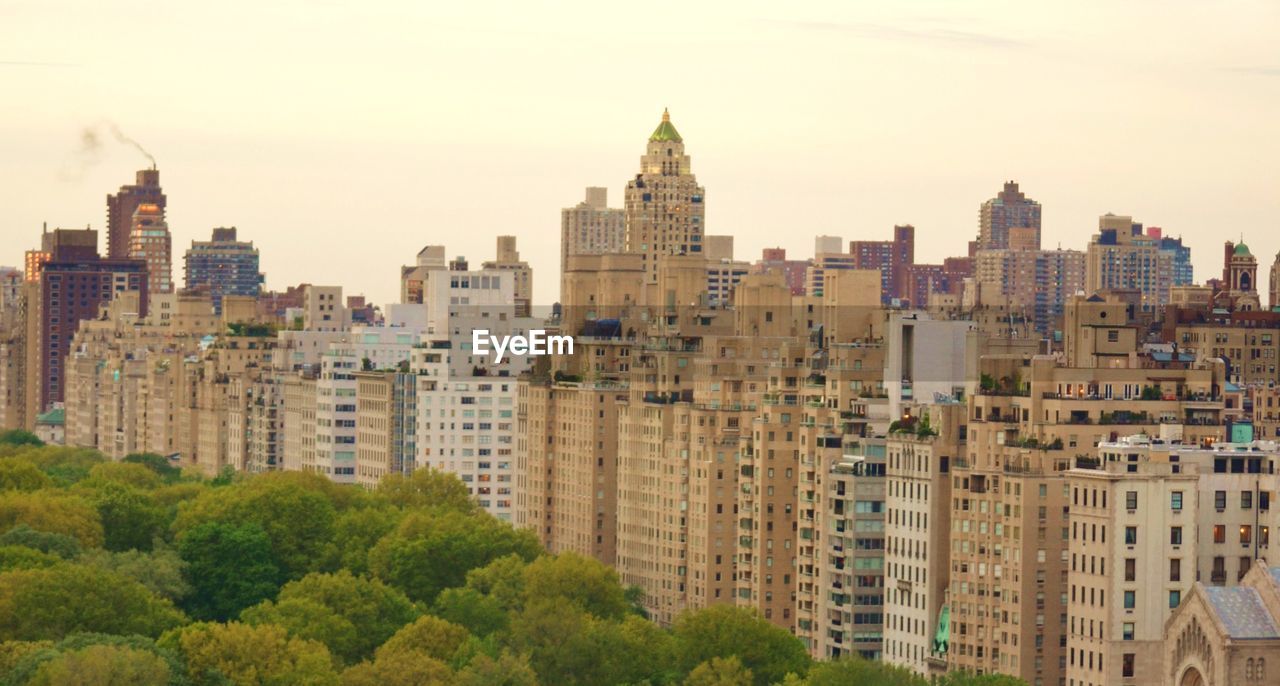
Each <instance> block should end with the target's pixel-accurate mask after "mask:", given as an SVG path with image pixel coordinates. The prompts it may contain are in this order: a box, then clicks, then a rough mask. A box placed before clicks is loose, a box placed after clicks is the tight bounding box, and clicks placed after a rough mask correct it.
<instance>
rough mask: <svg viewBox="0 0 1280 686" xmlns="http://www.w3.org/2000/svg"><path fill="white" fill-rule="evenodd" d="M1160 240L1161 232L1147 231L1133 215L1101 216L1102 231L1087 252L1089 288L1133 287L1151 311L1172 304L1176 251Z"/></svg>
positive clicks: (1090, 290)
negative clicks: (1153, 233) (1162, 247)
mask: <svg viewBox="0 0 1280 686" xmlns="http://www.w3.org/2000/svg"><path fill="white" fill-rule="evenodd" d="M1160 241H1161V236H1160V235H1158V232H1157V235H1152V234H1150V233H1144V232H1143V230H1142V224H1139V223H1136V222H1134V221H1133V218H1132V217H1125V216H1117V215H1114V214H1110V213H1108V214H1105V215H1103V216H1102V217H1100V218H1099V219H1098V233H1096V234H1094V236H1093V238H1092V239H1091V240H1090V241H1089V248H1088V251H1087V252H1086V262H1085V290H1086V292H1088V293H1096V292H1098V291H1102V290H1117V289H1132V290H1135V291H1137V292H1138V293H1139V295H1140V304H1141V306H1142V308H1143V309H1145V310H1147V311H1149V312H1155V311H1156V310H1157V309H1159V308H1160V307H1163V306H1164V305H1167V304H1169V290H1170V289H1171V288H1172V287H1173V286H1174V281H1173V264H1174V254H1173V253H1171V252H1170V251H1167V250H1163V249H1161V247H1160ZM1188 256H1189V253H1188Z"/></svg>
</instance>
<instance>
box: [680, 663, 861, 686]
mask: <svg viewBox="0 0 1280 686" xmlns="http://www.w3.org/2000/svg"><path fill="white" fill-rule="evenodd" d="M754 683H755V677H753V676H752V674H751V670H749V669H747V668H746V667H743V666H742V661H741V660H739V659H738V658H737V657H734V656H729V657H713V658H711V659H710V660H707V661H706V662H703V663H702V664H700V665H698V666H697V667H694V668H693V671H692V672H689V676H688V678H686V679H685V680H684V686H752V684H754ZM849 683H861V682H849Z"/></svg>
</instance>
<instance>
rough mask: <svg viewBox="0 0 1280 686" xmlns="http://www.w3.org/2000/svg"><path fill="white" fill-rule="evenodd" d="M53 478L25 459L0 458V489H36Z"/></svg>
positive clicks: (46, 486)
mask: <svg viewBox="0 0 1280 686" xmlns="http://www.w3.org/2000/svg"><path fill="white" fill-rule="evenodd" d="M50 486H53V479H50V478H49V476H48V475H47V474H45V473H44V472H42V471H40V468H39V467H37V466H35V465H34V464H32V463H30V462H27V461H26V460H0V491H38V490H40V489H42V488H49V487H50Z"/></svg>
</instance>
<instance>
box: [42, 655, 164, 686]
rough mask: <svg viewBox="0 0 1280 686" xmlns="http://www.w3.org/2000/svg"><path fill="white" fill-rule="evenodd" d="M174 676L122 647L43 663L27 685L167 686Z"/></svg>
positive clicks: (153, 659)
mask: <svg viewBox="0 0 1280 686" xmlns="http://www.w3.org/2000/svg"><path fill="white" fill-rule="evenodd" d="M173 676H174V675H173V673H172V671H171V670H170V667H169V663H168V662H166V661H165V660H164V658H161V657H160V656H159V655H156V654H154V653H149V652H146V651H145V650H138V649H136V648H126V647H124V646H108V645H93V646H89V647H87V648H83V649H81V650H77V651H75V652H70V653H63V654H61V655H59V656H58V657H55V658H53V659H52V660H49V661H48V662H45V663H44V664H42V665H40V667H39V669H37V670H36V673H35V674H34V675H33V676H32V677H31V680H30V681H28V682H27V684H29V686H67V685H69V684H86V685H87V684H94V685H100V686H129V685H132V684H142V685H150V686H158V685H163V684H168V683H169V682H170V680H171V679H172V678H173Z"/></svg>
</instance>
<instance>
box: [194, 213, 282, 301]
mask: <svg viewBox="0 0 1280 686" xmlns="http://www.w3.org/2000/svg"><path fill="white" fill-rule="evenodd" d="M183 261H184V263H185V271H186V287H187V289H188V290H207V291H208V292H209V297H210V300H212V301H213V309H214V311H215V312H219V313H221V312H222V296H224V295H252V296H256V295H258V292H259V290H261V288H262V280H263V276H262V273H261V272H260V271H258V249H257V248H255V247H253V241H240V240H236V227H234V226H232V227H230V228H217V229H214V230H213V236H212V237H211V238H210V239H209V240H208V241H191V248H190V249H189V250H187V254H186V256H185V257H184V258H183Z"/></svg>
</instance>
